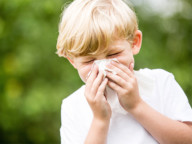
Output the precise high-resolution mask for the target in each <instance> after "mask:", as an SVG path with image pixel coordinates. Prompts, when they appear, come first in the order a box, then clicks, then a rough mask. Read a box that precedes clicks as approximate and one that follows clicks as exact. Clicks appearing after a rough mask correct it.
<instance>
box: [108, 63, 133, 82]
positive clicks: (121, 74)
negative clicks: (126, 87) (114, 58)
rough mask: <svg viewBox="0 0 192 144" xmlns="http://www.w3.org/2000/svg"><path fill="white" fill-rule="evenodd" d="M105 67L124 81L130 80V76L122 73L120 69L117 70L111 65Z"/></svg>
mask: <svg viewBox="0 0 192 144" xmlns="http://www.w3.org/2000/svg"><path fill="white" fill-rule="evenodd" d="M107 67H108V68H109V69H110V70H112V71H114V72H115V74H116V75H118V76H120V77H121V78H122V79H124V80H125V81H126V80H128V79H130V76H129V75H128V74H127V73H125V72H124V71H122V70H121V69H120V68H118V67H116V66H114V65H112V64H109V65H107ZM107 72H111V71H107ZM111 73H113V72H111Z"/></svg>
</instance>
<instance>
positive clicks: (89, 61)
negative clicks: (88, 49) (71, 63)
mask: <svg viewBox="0 0 192 144" xmlns="http://www.w3.org/2000/svg"><path fill="white" fill-rule="evenodd" d="M93 61H94V59H91V60H88V61H85V62H84V63H86V64H88V63H91V62H93Z"/></svg>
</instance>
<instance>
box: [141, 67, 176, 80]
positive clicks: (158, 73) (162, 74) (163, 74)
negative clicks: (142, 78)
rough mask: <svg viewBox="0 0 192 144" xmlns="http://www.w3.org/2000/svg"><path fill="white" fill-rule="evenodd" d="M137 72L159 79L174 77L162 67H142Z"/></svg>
mask: <svg viewBox="0 0 192 144" xmlns="http://www.w3.org/2000/svg"><path fill="white" fill-rule="evenodd" d="M138 72H140V73H142V74H144V75H147V76H150V77H153V78H154V79H156V80H157V79H160V80H165V79H169V78H171V79H172V78H174V75H173V74H172V73H170V72H168V71H166V70H163V69H148V68H144V69H140V70H139V71H138Z"/></svg>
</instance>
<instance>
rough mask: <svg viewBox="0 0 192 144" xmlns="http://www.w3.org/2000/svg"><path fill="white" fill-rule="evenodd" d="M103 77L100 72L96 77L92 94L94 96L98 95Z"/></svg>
mask: <svg viewBox="0 0 192 144" xmlns="http://www.w3.org/2000/svg"><path fill="white" fill-rule="evenodd" d="M103 76H104V75H103V73H102V72H99V74H98V76H97V77H96V79H95V80H94V82H93V85H92V87H91V93H92V94H94V96H95V95H96V93H97V91H98V88H99V86H100V85H101V83H102V81H103Z"/></svg>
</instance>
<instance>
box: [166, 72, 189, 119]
mask: <svg viewBox="0 0 192 144" xmlns="http://www.w3.org/2000/svg"><path fill="white" fill-rule="evenodd" d="M166 81H167V82H165V87H164V88H165V91H164V102H165V107H164V108H165V109H164V111H165V115H167V116H168V117H170V118H171V119H174V120H178V121H189V122H192V109H191V106H190V104H189V101H188V99H187V96H186V95H185V93H184V91H183V90H182V88H181V87H180V86H179V84H178V83H177V82H176V80H175V78H174V76H173V75H172V74H169V76H168V77H167V80H166Z"/></svg>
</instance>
